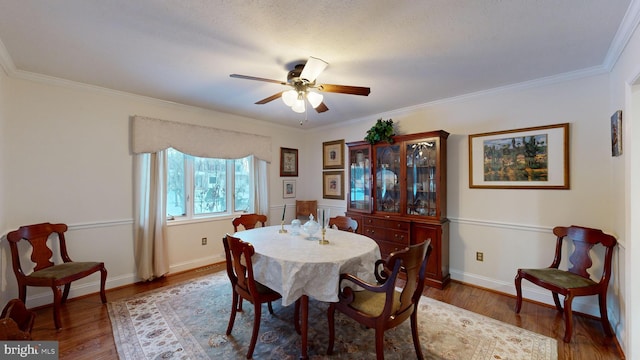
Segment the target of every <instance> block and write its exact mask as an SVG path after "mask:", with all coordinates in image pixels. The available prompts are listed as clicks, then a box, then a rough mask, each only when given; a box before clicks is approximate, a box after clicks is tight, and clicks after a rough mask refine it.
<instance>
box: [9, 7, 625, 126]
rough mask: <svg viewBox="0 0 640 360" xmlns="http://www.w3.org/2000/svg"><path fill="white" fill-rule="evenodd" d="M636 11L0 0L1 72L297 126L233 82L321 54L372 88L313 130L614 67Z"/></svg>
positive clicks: (282, 75) (334, 98)
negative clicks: (122, 92) (518, 84)
mask: <svg viewBox="0 0 640 360" xmlns="http://www.w3.org/2000/svg"><path fill="white" fill-rule="evenodd" d="M636 1H637V0H633V2H632V1H631V0H428V1H427V0H422V1H417V0H416V1H412V0H402V1H388V0H361V1H360V0H359V1H355V0H354V1H322V0H304V1H293V0H281V1H275V0H274V1H257V0H254V1H249V0H227V1H225V0H208V1H207V0H197V1H196V0H134V1H132V0H61V1H47V0H20V1H16V0H0V65H2V67H3V68H4V69H5V71H6V72H7V73H8V74H10V75H15V76H34V74H38V76H39V75H45V76H47V77H55V78H61V79H65V80H71V81H74V82H80V83H86V84H90V85H95V86H99V87H103V88H108V89H113V90H118V91H124V92H128V93H133V94H138V95H144V96H148V97H153V98H158V99H163V100H167V101H172V102H176V103H182V104H187V105H193V106H198V107H202V108H207V109H213V110H218V111H223V112H228V113H233V114H238V115H243V116H248V117H251V118H256V119H261V120H266V121H271V122H274V123H280V124H283V125H287V126H299V125H298V124H299V122H300V120H304V115H300V114H296V113H294V112H293V111H291V110H290V109H289V108H288V107H286V106H285V105H284V104H283V103H282V101H280V100H276V101H272V102H270V103H268V104H266V105H255V104H254V103H255V102H256V101H258V100H260V99H263V98H265V97H267V96H270V95H272V94H274V93H277V92H279V91H282V90H286V87H285V86H282V85H278V84H273V83H266V82H258V81H250V80H242V79H234V78H230V77H229V74H232V73H239V74H244V75H250V76H256V77H263V78H269V79H275V80H282V81H286V74H287V71H288V70H289V69H291V68H292V64H295V63H297V62H299V61H304V60H306V59H307V58H308V57H309V56H314V57H318V58H321V59H323V60H325V61H327V62H328V63H329V66H328V67H327V68H326V69H325V71H324V72H323V73H322V74H321V75H320V76H319V77H318V83H330V84H340V85H354V86H366V87H370V88H371V94H370V95H369V96H368V97H363V96H355V95H345V94H335V93H324V94H325V101H324V102H325V104H326V105H327V106H328V107H329V109H330V110H329V111H327V112H325V113H322V114H317V113H316V112H315V111H312V112H310V113H309V114H308V121H306V122H304V124H303V127H304V128H311V127H316V126H323V125H327V124H330V123H335V122H340V121H345V120H350V119H360V118H367V117H368V116H375V115H374V114H380V113H385V112H389V111H392V110H396V109H401V108H406V107H411V106H416V105H420V104H425V103H429V102H433V101H437V100H441V99H446V98H451V97H456V96H461V95H465V94H471V93H476V92H480V91H483V90H487V89H493V88H497V87H502V86H507V85H510V84H517V83H522V82H528V81H532V80H535V79H541V78H547V77H550V76H566V75H567V74H576V73H578V74H579V73H590V72H591V73H593V72H597V71H606V70H608V68H610V65H611V64H612V63H613V62H615V60H616V59H617V55H618V54H619V52H620V51H621V50H622V48H623V46H624V41H625V40H626V38H627V37H628V35H629V34H630V33H631V31H632V30H634V28H635V25H636V24H635V23H634V21H636V20H635V19H636V17H637V14H632V13H633V12H636V13H637V11H636V10H633V9H636V8H637V7H638V6H635V4H636ZM628 8H629V9H632V10H630V14H628V15H627V18H625V14H626V13H627V9H628ZM621 24H622V25H621ZM625 24H626V25H625ZM3 45H4V46H3ZM371 121H372V122H373V121H375V118H373V117H372V119H371Z"/></svg>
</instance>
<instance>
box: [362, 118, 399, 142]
mask: <svg viewBox="0 0 640 360" xmlns="http://www.w3.org/2000/svg"><path fill="white" fill-rule="evenodd" d="M393 135H395V133H394V132H393V120H391V119H388V120H382V119H378V120H377V121H376V123H375V125H373V126H372V127H371V129H369V130H367V136H365V137H364V139H365V141H367V142H368V143H369V144H372V145H373V144H375V143H377V142H380V141H387V142H388V143H390V144H393Z"/></svg>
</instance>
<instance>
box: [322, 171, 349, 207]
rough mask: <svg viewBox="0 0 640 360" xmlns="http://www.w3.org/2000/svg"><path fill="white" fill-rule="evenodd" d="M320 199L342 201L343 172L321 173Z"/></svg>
mask: <svg viewBox="0 0 640 360" xmlns="http://www.w3.org/2000/svg"><path fill="white" fill-rule="evenodd" d="M322 198H324V199H337V200H344V171H325V172H323V173H322Z"/></svg>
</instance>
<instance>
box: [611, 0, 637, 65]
mask: <svg viewBox="0 0 640 360" xmlns="http://www.w3.org/2000/svg"><path fill="white" fill-rule="evenodd" d="M638 23H640V0H631V4H629V8H628V9H627V12H626V14H625V15H624V18H623V19H622V22H621V23H620V26H619V27H618V31H617V32H616V35H615V36H614V38H613V41H612V42H611V45H610V46H609V51H608V52H607V56H606V57H605V58H604V62H603V63H602V66H604V68H605V69H607V71H611V70H612V69H613V67H614V66H615V65H616V63H617V62H618V59H619V58H620V55H622V52H623V51H624V49H625V47H626V46H627V44H628V43H629V40H630V39H631V36H632V35H633V33H634V31H635V30H636V28H637V27H638Z"/></svg>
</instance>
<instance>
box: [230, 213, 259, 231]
mask: <svg viewBox="0 0 640 360" xmlns="http://www.w3.org/2000/svg"><path fill="white" fill-rule="evenodd" d="M231 223H232V224H233V231H234V232H238V226H240V225H242V227H244V229H245V230H249V229H253V228H255V227H256V225H258V223H260V226H263V227H264V226H265V224H266V223H267V216H266V215H262V214H242V215H240V216H238V217H236V218H234V219H233V220H232V221H231Z"/></svg>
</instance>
